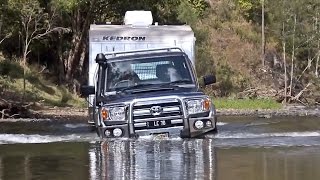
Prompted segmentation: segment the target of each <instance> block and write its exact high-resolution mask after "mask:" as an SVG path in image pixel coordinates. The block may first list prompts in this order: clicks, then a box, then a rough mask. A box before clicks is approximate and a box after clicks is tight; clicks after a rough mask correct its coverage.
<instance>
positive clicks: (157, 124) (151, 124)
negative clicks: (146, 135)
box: [147, 120, 171, 127]
mask: <svg viewBox="0 0 320 180" xmlns="http://www.w3.org/2000/svg"><path fill="white" fill-rule="evenodd" d="M170 124H171V121H168V120H167V121H163V120H162V121H149V122H147V126H148V127H166V126H168V125H170Z"/></svg>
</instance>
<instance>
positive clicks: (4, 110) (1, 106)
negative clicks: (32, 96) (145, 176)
mask: <svg viewBox="0 0 320 180" xmlns="http://www.w3.org/2000/svg"><path fill="white" fill-rule="evenodd" d="M27 107H28V105H24V104H21V103H15V102H9V101H7V100H5V99H2V98H0V117H1V119H6V118H27V117H29V116H30V112H29V110H28V108H27Z"/></svg>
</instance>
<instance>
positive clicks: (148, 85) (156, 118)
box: [81, 48, 217, 138]
mask: <svg viewBox="0 0 320 180" xmlns="http://www.w3.org/2000/svg"><path fill="white" fill-rule="evenodd" d="M96 63H98V70H97V74H96V85H95V86H82V87H81V94H82V95H83V96H85V97H86V96H89V95H92V94H94V95H95V99H94V104H93V107H94V113H93V114H92V116H93V117H92V118H93V120H94V126H95V128H96V130H97V133H98V135H99V136H100V137H106V138H115V137H139V136H141V135H157V136H171V135H175V134H178V135H179V136H180V137H183V138H184V137H197V136H201V135H203V134H205V133H208V132H210V131H213V132H214V131H216V130H217V126H216V123H217V116H216V110H215V107H214V104H213V103H212V101H211V99H210V97H208V96H207V95H205V94H204V92H203V91H202V90H201V87H204V86H206V85H209V84H212V83H215V81H216V79H215V76H213V75H207V76H204V77H202V78H201V79H200V80H199V81H198V79H197V76H196V73H195V68H194V65H193V63H192V62H191V61H190V59H189V58H188V56H187V55H186V54H185V53H184V52H183V51H182V50H181V49H180V48H164V49H152V50H141V51H130V52H113V53H109V54H97V56H96ZM200 84H201V85H200Z"/></svg>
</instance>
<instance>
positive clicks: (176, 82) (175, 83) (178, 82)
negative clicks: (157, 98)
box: [162, 79, 192, 86]
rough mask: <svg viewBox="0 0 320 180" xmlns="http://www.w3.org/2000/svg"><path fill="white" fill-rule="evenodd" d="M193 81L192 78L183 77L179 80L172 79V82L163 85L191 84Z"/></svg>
mask: <svg viewBox="0 0 320 180" xmlns="http://www.w3.org/2000/svg"><path fill="white" fill-rule="evenodd" d="M190 83H192V81H191V80H190V79H181V80H177V81H172V82H168V83H164V84H162V86H166V85H177V84H190Z"/></svg>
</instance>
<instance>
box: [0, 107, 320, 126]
mask: <svg viewBox="0 0 320 180" xmlns="http://www.w3.org/2000/svg"><path fill="white" fill-rule="evenodd" d="M217 115H218V116H256V117H259V118H272V117H274V116H293V117H295V116H315V117H320V106H318V107H305V106H301V105H287V106H284V107H282V108H280V109H251V110H249V109H217ZM37 120H40V121H43V120H53V121H55V120H56V121H69V122H86V121H87V120H88V110H87V109H86V108H74V107H45V108H42V109H39V110H32V111H30V117H28V118H18V119H17V118H16V119H10V118H7V119H0V122H1V121H6V122H8V121H14V122H16V121H37Z"/></svg>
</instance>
